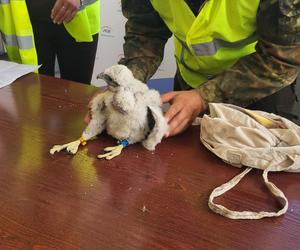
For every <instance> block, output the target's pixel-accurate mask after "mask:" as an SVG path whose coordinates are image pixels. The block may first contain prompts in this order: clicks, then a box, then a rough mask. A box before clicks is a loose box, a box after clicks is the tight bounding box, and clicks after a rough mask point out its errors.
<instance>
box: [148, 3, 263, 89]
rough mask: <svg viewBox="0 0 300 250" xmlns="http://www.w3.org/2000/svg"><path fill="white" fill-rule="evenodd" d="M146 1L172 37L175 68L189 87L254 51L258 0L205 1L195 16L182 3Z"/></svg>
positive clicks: (205, 79) (194, 86)
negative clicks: (149, 2) (170, 32)
mask: <svg viewBox="0 0 300 250" xmlns="http://www.w3.org/2000/svg"><path fill="white" fill-rule="evenodd" d="M150 1H151V4H152V6H153V8H154V9H155V10H156V11H157V12H158V13H159V15H160V17H161V18H162V19H163V21H164V22H165V24H166V25H167V26H168V28H169V29H170V30H171V31H172V33H173V35H174V44H175V46H174V49H175V53H174V54H175V57H176V62H177V65H178V69H179V71H180V74H181V76H182V78H183V79H184V80H185V81H186V83H188V84H189V85H190V86H191V87H193V88H196V87H198V86H200V85H201V84H202V83H204V82H206V81H207V80H208V79H209V78H211V77H213V76H215V75H217V74H220V73H222V72H223V71H225V70H226V69H228V68H230V67H232V65H234V64H235V63H236V62H237V61H238V60H239V59H240V58H242V57H244V56H246V55H249V54H251V53H253V52H255V44H256V36H255V31H256V23H255V22H256V14H257V9H258V6H259V2H260V1H259V0H253V1H249V0H239V1H236V0H223V1H220V0H209V1H205V3H204V4H203V5H202V7H201V10H200V11H199V14H198V16H195V15H194V13H193V12H192V11H191V9H190V8H189V7H188V5H187V4H186V3H185V1H171V0H168V1H161V0H150Z"/></svg>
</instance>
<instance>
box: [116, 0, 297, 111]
mask: <svg viewBox="0 0 300 250" xmlns="http://www.w3.org/2000/svg"><path fill="white" fill-rule="evenodd" d="M186 1H187V2H188V1H189V0H186ZM121 3H122V11H123V15H124V16H125V17H126V18H127V23H126V26H125V29H126V35H125V43H124V46H123V47H124V58H122V59H121V60H120V63H122V64H125V65H127V66H128V67H129V68H130V69H131V70H132V71H133V73H134V75H135V77H137V78H138V79H140V80H142V81H144V82H146V81H147V80H149V79H150V77H151V76H152V75H153V74H154V73H155V71H156V70H157V68H158V67H159V65H160V63H161V61H162V58H163V55H164V46H165V43H166V42H167V40H168V39H169V38H170V37H171V35H172V34H171V32H170V30H169V29H168V28H167V26H166V25H165V23H164V22H163V21H162V19H161V18H160V17H159V15H158V13H157V12H155V10H154V9H153V7H152V5H151V3H150V0H122V1H121ZM256 25H257V27H256V29H257V30H256V32H257V35H258V43H257V46H256V52H255V53H253V54H251V55H248V56H246V57H244V58H242V59H240V60H239V61H238V62H237V63H236V64H235V65H234V66H233V67H231V68H230V69H228V70H226V71H224V72H223V73H221V74H220V75H217V76H216V77H215V78H213V79H211V80H209V81H208V82H206V83H204V84H203V85H201V86H200V87H199V89H198V90H199V93H200V95H201V96H202V97H203V98H204V99H205V100H206V101H207V102H227V103H233V104H236V105H239V106H247V105H249V104H251V103H253V102H255V101H257V100H259V99H261V98H263V97H265V96H268V95H270V94H272V93H274V92H276V91H278V90H280V89H281V88H283V87H285V86H287V85H289V84H291V83H292V82H293V81H294V80H295V79H296V77H297V75H298V71H299V66H300V0H261V1H260V6H259V10H258V13H257V20H256ZM182 81H183V80H182ZM180 84H181V85H184V84H185V83H180Z"/></svg>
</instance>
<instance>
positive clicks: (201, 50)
mask: <svg viewBox="0 0 300 250" xmlns="http://www.w3.org/2000/svg"><path fill="white" fill-rule="evenodd" d="M256 40H257V36H256V33H253V34H252V35H251V36H249V37H247V38H245V39H242V40H239V41H235V42H228V41H224V40H222V39H219V38H215V39H214V40H213V41H211V42H207V43H198V44H192V48H193V49H194V52H195V54H196V55H197V56H211V55H214V54H216V53H217V51H218V50H219V49H220V48H240V47H243V46H245V45H247V44H250V43H253V42H255V41H256Z"/></svg>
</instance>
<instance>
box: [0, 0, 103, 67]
mask: <svg viewBox="0 0 300 250" xmlns="http://www.w3.org/2000/svg"><path fill="white" fill-rule="evenodd" d="M64 25H65V28H66V30H67V31H68V32H69V34H70V35H71V36H72V37H73V38H74V39H75V40H76V41H77V42H91V41H93V37H92V36H93V35H94V34H96V33H98V32H99V30H100V1H99V0H85V1H84V5H83V6H82V7H81V9H80V10H79V11H78V12H77V14H76V15H75V17H74V18H73V19H72V21H71V22H69V23H64ZM0 32H1V36H2V38H3V40H4V44H5V48H6V51H7V54H8V57H9V59H10V60H11V61H14V62H18V63H23V64H32V65H37V64H38V61H37V54H36V49H35V44H34V36H33V31H32V26H31V22H30V18H29V14H28V11H27V6H26V1H25V0H0Z"/></svg>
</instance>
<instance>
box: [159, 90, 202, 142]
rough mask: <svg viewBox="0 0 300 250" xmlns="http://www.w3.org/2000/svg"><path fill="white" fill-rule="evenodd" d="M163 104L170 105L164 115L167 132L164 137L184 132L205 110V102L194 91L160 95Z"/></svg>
mask: <svg viewBox="0 0 300 250" xmlns="http://www.w3.org/2000/svg"><path fill="white" fill-rule="evenodd" d="M161 100H162V102H163V103H166V102H169V103H170V104H171V105H170V107H169V109H168V110H167V112H166V113H165V118H166V120H167V122H168V123H169V130H168V132H167V134H166V135H165V137H169V136H173V135H176V134H179V133H181V132H182V131H184V130H185V129H186V128H187V127H188V126H189V125H190V124H191V123H192V122H193V121H194V120H195V118H196V117H197V116H198V115H199V114H200V113H202V112H204V111H205V110H206V108H207V105H206V102H205V101H204V100H203V98H202V97H201V96H200V94H199V93H198V92H197V91H196V90H187V91H172V92H168V93H166V94H163V95H161Z"/></svg>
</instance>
